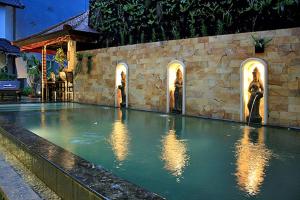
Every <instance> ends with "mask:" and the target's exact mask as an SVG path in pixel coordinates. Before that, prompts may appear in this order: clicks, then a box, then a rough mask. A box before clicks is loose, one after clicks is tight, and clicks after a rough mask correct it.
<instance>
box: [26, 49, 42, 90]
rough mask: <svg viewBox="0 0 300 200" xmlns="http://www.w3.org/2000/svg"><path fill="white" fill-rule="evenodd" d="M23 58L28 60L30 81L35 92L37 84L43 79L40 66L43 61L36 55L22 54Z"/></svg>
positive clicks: (27, 66)
mask: <svg viewBox="0 0 300 200" xmlns="http://www.w3.org/2000/svg"><path fill="white" fill-rule="evenodd" d="M22 57H23V60H24V61H26V68H27V75H28V79H29V82H30V86H31V87H32V88H33V94H35V92H36V91H37V86H38V84H39V83H40V81H41V75H40V69H39V68H40V66H41V62H40V61H39V60H38V59H37V58H36V57H35V56H34V55H31V56H29V57H28V56H27V54H23V55H22Z"/></svg>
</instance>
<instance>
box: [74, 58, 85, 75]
mask: <svg viewBox="0 0 300 200" xmlns="http://www.w3.org/2000/svg"><path fill="white" fill-rule="evenodd" d="M83 56H84V55H83V54H81V53H77V54H76V57H77V64H76V67H75V70H74V76H77V74H79V73H80V72H81V71H82V60H83Z"/></svg>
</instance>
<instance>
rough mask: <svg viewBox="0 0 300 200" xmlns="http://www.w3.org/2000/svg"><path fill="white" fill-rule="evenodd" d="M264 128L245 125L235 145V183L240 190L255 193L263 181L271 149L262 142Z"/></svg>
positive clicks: (258, 190) (250, 193)
mask: <svg viewBox="0 0 300 200" xmlns="http://www.w3.org/2000/svg"><path fill="white" fill-rule="evenodd" d="M264 139H265V138H264V128H258V129H254V128H251V127H245V128H244V129H243V137H242V138H241V139H240V140H239V141H238V143H237V145H236V157H237V162H236V165H237V168H236V173H235V175H236V178H237V183H238V185H239V187H240V189H241V190H242V191H245V192H247V193H248V194H249V195H256V194H258V193H259V192H260V187H261V185H262V183H263V181H264V177H265V170H266V166H267V165H268V162H269V160H270V158H271V151H270V150H269V149H268V148H267V147H266V145H265V142H264Z"/></svg>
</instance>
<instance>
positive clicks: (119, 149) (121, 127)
mask: <svg viewBox="0 0 300 200" xmlns="http://www.w3.org/2000/svg"><path fill="white" fill-rule="evenodd" d="M123 112H125V111H123ZM123 112H122V110H121V109H118V110H117V120H116V121H115V122H114V124H113V131H112V133H111V135H110V140H109V142H110V144H111V146H112V149H113V152H114V154H115V156H116V158H117V160H118V161H120V162H121V161H124V160H125V159H126V157H127V156H128V153H129V142H130V138H129V135H128V129H127V126H126V124H125V123H124V119H125V113H123Z"/></svg>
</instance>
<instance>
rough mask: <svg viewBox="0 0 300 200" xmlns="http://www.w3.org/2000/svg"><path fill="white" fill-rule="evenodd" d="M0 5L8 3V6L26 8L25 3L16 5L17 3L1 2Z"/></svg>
mask: <svg viewBox="0 0 300 200" xmlns="http://www.w3.org/2000/svg"><path fill="white" fill-rule="evenodd" d="M0 5H6V6H11V7H14V8H20V9H24V8H25V6H24V5H16V4H11V3H2V2H0Z"/></svg>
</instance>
